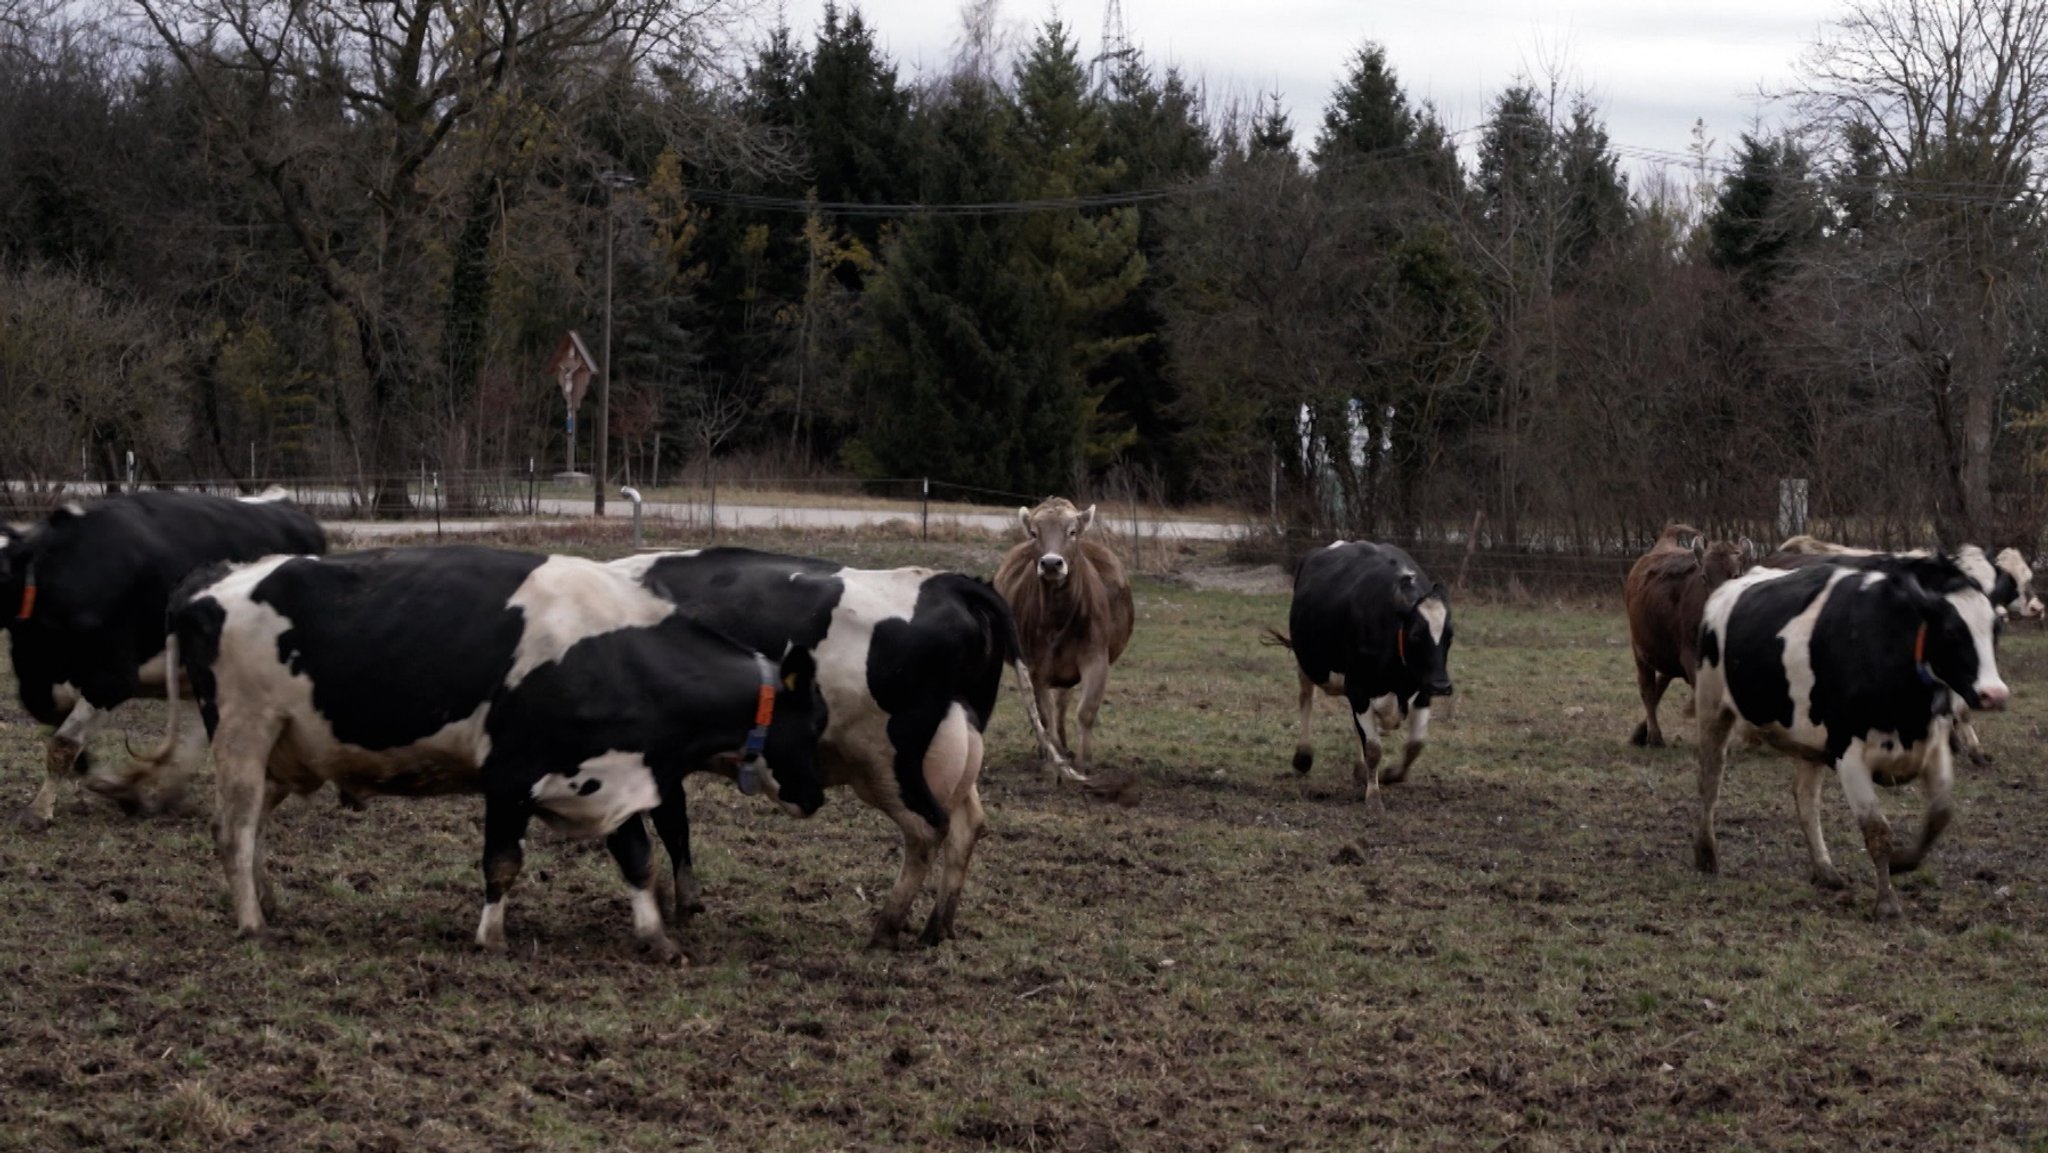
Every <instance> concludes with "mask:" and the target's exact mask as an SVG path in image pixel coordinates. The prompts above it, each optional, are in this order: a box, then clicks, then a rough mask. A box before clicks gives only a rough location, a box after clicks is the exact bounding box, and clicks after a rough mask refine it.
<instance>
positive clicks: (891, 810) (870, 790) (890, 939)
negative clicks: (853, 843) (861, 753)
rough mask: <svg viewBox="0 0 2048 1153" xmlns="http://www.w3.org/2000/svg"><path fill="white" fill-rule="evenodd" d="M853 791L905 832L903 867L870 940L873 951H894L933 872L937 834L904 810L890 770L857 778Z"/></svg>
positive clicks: (879, 915) (876, 917)
mask: <svg viewBox="0 0 2048 1153" xmlns="http://www.w3.org/2000/svg"><path fill="white" fill-rule="evenodd" d="M883 781H887V784H883V783H882V782H883ZM853 791H854V794H855V795H856V796H858V797H860V799H861V800H863V801H866V802H867V803H868V804H869V805H872V806H873V807H875V808H877V809H880V810H881V811H882V812H883V813H885V814H887V816H888V817H889V819H890V820H892V821H894V822H896V827H897V828H898V829H901V830H902V831H903V865H902V867H901V868H899V869H898V870H897V871H896V883H895V884H893V885H891V886H890V887H889V895H888V896H887V897H884V898H883V899H882V907H881V909H880V910H879V911H878V912H876V914H875V930H874V932H873V933H872V934H871V935H869V937H868V948H870V949H893V948H895V947H896V944H897V939H898V938H899V937H900V936H902V934H903V926H904V925H905V924H907V923H908V922H909V920H910V904H911V902H912V901H915V900H916V899H917V893H918V890H920V889H922V888H924V879H925V876H926V874H928V873H930V872H931V867H932V848H933V844H934V842H936V841H937V840H938V839H939V837H938V833H937V830H935V829H933V828H932V826H931V824H930V823H928V822H927V821H926V820H925V819H924V818H923V817H920V816H918V815H917V814H916V813H913V812H911V811H910V810H909V809H908V808H905V807H904V805H903V800H902V798H901V797H900V796H898V795H897V792H896V789H895V777H894V776H893V774H891V773H890V772H889V770H886V769H876V768H870V769H867V770H865V771H863V772H862V773H860V774H859V775H857V776H855V778H854V780H853Z"/></svg>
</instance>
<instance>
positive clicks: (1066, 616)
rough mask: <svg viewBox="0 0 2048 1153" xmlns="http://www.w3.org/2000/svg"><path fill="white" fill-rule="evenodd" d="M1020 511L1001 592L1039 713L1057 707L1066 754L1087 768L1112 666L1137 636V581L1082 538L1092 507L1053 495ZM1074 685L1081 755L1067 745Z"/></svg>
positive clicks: (999, 580)
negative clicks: (1018, 537)
mask: <svg viewBox="0 0 2048 1153" xmlns="http://www.w3.org/2000/svg"><path fill="white" fill-rule="evenodd" d="M1017 516H1018V518H1019V519H1020V520H1022V521H1023V522H1024V534H1025V537H1026V539H1025V540H1024V542H1023V543H1022V544H1019V545H1017V546H1016V547H1015V548H1013V549H1011V550H1010V551H1009V553H1008V554H1006V555H1005V556H1004V557H1003V563H1002V565H1001V566H1000V567H999V568H997V569H996V590H997V591H998V592H1001V593H1002V594H1003V599H1005V600H1007V601H1009V602H1010V609H1011V611H1012V612H1013V613H1015V614H1016V617H1017V638H1018V640H1019V641H1020V642H1021V643H1022V645H1023V649H1024V661H1025V663H1026V664H1027V665H1028V666H1029V667H1030V669H1031V681H1032V686H1033V692H1034V693H1035V694H1036V695H1037V697H1038V710H1039V712H1040V714H1041V715H1043V716H1045V717H1046V718H1048V720H1050V718H1052V717H1053V715H1054V713H1055V711H1057V714H1058V717H1059V720H1058V733H1059V743H1060V748H1061V751H1062V752H1065V753H1067V754H1068V755H1069V756H1072V757H1073V759H1074V763H1075V768H1076V769H1078V770H1081V771H1083V772H1085V771H1086V770H1087V766H1088V763H1089V749H1090V746H1091V744H1092V743H1093V736H1094V731H1095V714H1096V711H1097V710H1099V709H1100V708H1101V707H1102V693H1103V690H1104V689H1105V688H1107V687H1108V685H1109V666H1110V665H1112V664H1114V663H1116V659H1117V658H1118V657H1120V656H1122V655H1123V652H1124V646H1125V645H1127V644H1129V643H1130V641H1131V627H1132V625H1133V623H1134V622H1135V620H1136V616H1137V614H1136V611H1135V610H1134V609H1133V608H1132V606H1131V584H1130V582H1129V581H1128V580H1126V579H1124V566H1123V564H1122V562H1120V561H1118V560H1117V559H1116V554H1115V553H1113V552H1111V551H1110V550H1109V549H1107V548H1105V547H1104V546H1102V545H1101V544H1099V543H1097V542H1095V541H1093V540H1088V539H1086V538H1084V537H1083V535H1082V534H1083V533H1085V532H1087V531H1088V526H1090V525H1092V524H1094V523H1095V506H1094V505H1089V506H1088V508H1087V509H1086V510H1085V511H1084V510H1082V509H1078V508H1075V507H1074V506H1073V504H1071V503H1070V502H1068V501H1067V500H1066V498H1064V497H1057V496H1051V497H1047V498H1045V500H1044V501H1043V502H1042V503H1040V504H1039V506H1038V507H1037V508H1020V509H1018V510H1017ZM1076 685H1079V686H1080V687H1081V709H1080V717H1081V743H1080V748H1079V750H1078V752H1074V751H1072V746H1070V745H1069V744H1068V743H1067V697H1068V694H1069V693H1070V692H1071V691H1072V690H1073V688H1074V686H1076ZM1055 690H1057V696H1054V695H1053V694H1054V691H1055ZM1054 701H1057V702H1058V708H1057V710H1055V709H1054V707H1053V702H1054Z"/></svg>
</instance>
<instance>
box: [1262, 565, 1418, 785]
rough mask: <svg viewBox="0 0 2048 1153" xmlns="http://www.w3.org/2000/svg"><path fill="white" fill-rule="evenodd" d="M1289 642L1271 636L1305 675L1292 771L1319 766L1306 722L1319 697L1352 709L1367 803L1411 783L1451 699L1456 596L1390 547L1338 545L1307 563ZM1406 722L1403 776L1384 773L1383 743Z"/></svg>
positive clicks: (1297, 587)
mask: <svg viewBox="0 0 2048 1153" xmlns="http://www.w3.org/2000/svg"><path fill="white" fill-rule="evenodd" d="M1287 628H1288V635H1282V634H1280V633H1272V634H1271V636H1272V638H1273V639H1274V640H1275V641H1277V642H1278V643H1280V644H1282V645H1285V646H1286V647H1288V648H1291V649H1293V650H1294V659H1295V663H1296V664H1297V665H1298V666H1299V672H1300V676H1301V735H1300V737H1299V738H1298V739H1297V740H1296V742H1295V745H1294V770H1295V771H1296V772H1298V773H1306V772H1308V770H1309V767H1310V766H1311V765H1312V764H1314V763H1315V743H1314V741H1313V740H1312V739H1311V729H1310V719H1311V717H1312V715H1313V713H1314V711H1315V703H1316V690H1317V689H1321V690H1322V691H1323V692H1325V693H1328V694H1329V695H1331V696H1343V697H1344V698H1345V699H1346V700H1348V701H1349V702H1350V704H1351V726H1352V728H1353V729H1355V730H1356V731H1357V733H1358V741H1359V745H1360V747H1361V749H1362V758H1361V759H1360V760H1359V761H1358V762H1356V763H1355V764H1354V766H1353V768H1352V776H1353V777H1354V778H1356V779H1357V780H1358V781H1359V782H1360V783H1361V784H1363V785H1364V786H1365V795H1366V797H1367V799H1368V800H1377V799H1378V797H1379V787H1380V781H1381V780H1385V781H1386V782H1387V783H1388V784H1394V783H1396V782H1398V781H1401V780H1403V779H1404V778H1406V777H1407V775H1408V769H1409V768H1410V767H1411V766H1412V765H1414V764H1415V758H1416V757H1417V756H1419V755H1420V754H1421V753H1422V745H1423V737H1424V735H1425V734H1426V733H1427V732H1428V731H1429V706H1430V702H1431V701H1432V700H1433V699H1434V698H1436V697H1447V696H1450V695H1451V676H1450V672H1449V670H1448V667H1447V666H1448V661H1449V658H1450V653H1451V632H1452V630H1451V602H1450V595H1449V594H1448V593H1447V592H1446V591H1445V590H1444V586H1443V585H1442V584H1441V583H1439V582H1432V581H1431V580H1430V579H1429V577H1428V576H1426V575H1424V573H1423V571H1422V566H1420V565H1418V564H1416V563H1415V558H1413V557H1411V556H1409V555H1408V554H1407V553H1405V552H1403V551H1401V550H1400V549H1398V548H1395V547H1394V546H1392V545H1382V544H1373V543H1371V542H1368V541H1350V542H1346V541H1341V540H1340V541H1337V542H1335V543H1333V544H1331V545H1330V546H1329V547H1328V548H1323V549H1318V550H1316V551H1315V552H1312V553H1310V554H1308V556H1307V557H1305V558H1303V559H1302V562H1301V567H1300V568H1299V569H1297V570H1296V571H1295V574H1294V603H1293V605H1292V606H1291V607H1290V608H1289V610H1288V613H1287ZM1403 717H1406V718H1407V721H1408V743H1407V745H1406V746H1405V747H1404V748H1403V749H1402V751H1401V765H1400V767H1399V768H1398V769H1395V770H1393V771H1391V772H1388V773H1385V774H1382V773H1381V772H1380V757H1381V748H1380V734H1381V733H1382V732H1392V731H1393V730H1394V729H1396V728H1398V727H1399V726H1400V723H1401V719H1402V718H1403Z"/></svg>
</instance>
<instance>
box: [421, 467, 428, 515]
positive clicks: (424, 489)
mask: <svg viewBox="0 0 2048 1153" xmlns="http://www.w3.org/2000/svg"><path fill="white" fill-rule="evenodd" d="M426 503H427V458H426V457H421V458H420V504H422V505H425V504H426Z"/></svg>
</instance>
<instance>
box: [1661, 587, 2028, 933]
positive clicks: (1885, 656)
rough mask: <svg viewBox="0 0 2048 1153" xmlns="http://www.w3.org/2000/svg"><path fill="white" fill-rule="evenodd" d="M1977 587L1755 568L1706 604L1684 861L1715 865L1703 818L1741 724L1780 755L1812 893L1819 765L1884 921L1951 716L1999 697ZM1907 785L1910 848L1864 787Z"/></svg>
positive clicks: (1990, 622) (1949, 772)
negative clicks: (1860, 847)
mask: <svg viewBox="0 0 2048 1153" xmlns="http://www.w3.org/2000/svg"><path fill="white" fill-rule="evenodd" d="M1995 620H1996V617H1995V614H1994V613H1993V610H1992V607H1991V601H1990V599H1989V598H1988V597H1986V596H1985V595H1984V591H1983V589H1982V588H1980V587H1979V586H1978V584H1977V583H1976V582H1975V581H1973V580H1971V579H1970V578H1969V577H1968V576H1966V575H1965V574H1964V573H1963V571H1962V569H1960V568H1958V567H1957V566H1956V564H1955V563H1954V562H1953V561H1951V560H1949V559H1947V558H1943V557H1872V558H1866V559H1865V560H1864V561H1863V562H1862V563H1861V564H1859V565H1857V566H1853V567H1852V566H1848V565H1816V566H1810V567H1806V568H1799V569H1791V570H1784V569H1769V568H1760V569H1758V570H1756V571H1755V572H1752V573H1750V574H1749V575H1747V576H1744V577H1740V578H1738V579H1736V580H1733V581H1730V582H1728V583H1727V584H1725V585H1722V586H1721V587H1720V588H1719V589H1718V590H1716V591H1715V592H1714V594H1713V595H1712V596H1711V597H1709V598H1708V599H1707V607H1706V612H1705V616H1704V620H1703V622H1702V624H1701V626H1700V663H1699V674H1698V723H1699V787H1700V823H1699V831H1698V833H1697V835H1696V837H1695V840H1694V844H1693V854H1694V862H1695V864H1697V865H1698V867H1699V868H1700V869H1701V870H1702V871H1704V872H1709V873H1712V872H1717V871H1719V869H1720V850H1719V847H1718V845H1717V843H1716V841H1715V837H1714V812H1715V806H1716V803H1717V801H1718V799H1719V797H1720V790H1721V772H1722V766H1723V764H1724V763H1725V760H1726V753H1727V745H1728V743H1729V739H1730V737H1731V736H1732V735H1734V734H1735V733H1736V732H1737V731H1738V729H1741V730H1746V731H1747V732H1748V733H1751V734H1753V735H1755V736H1757V737H1759V738H1761V739H1762V740H1763V741H1764V742H1765V743H1767V744H1769V745H1771V746H1772V747H1774V748H1776V749H1778V750H1780V751H1781V752H1785V753H1789V754H1791V755H1792V756H1793V757H1794V758H1795V760H1796V769H1795V773H1796V776H1795V779H1794V783H1793V789H1792V795H1793V799H1794V804H1795V807H1796V809H1797V811H1798V814H1799V822H1800V825H1801V827H1802V828H1803V829H1804V830H1805V834H1806V845H1807V853H1808V856H1809V859H1810V860H1811V863H1812V870H1813V880H1814V883H1815V884H1818V885H1822V886H1824V887H1827V888H1831V889H1839V888H1842V887H1843V880H1842V875H1841V873H1839V872H1838V871H1836V869H1835V866H1834V862H1833V861H1832V860H1831V859H1830V858H1829V856H1828V849H1827V843H1826V842H1825V841H1824V840H1823V839H1822V837H1821V829H1820V811H1819V807H1820V789H1821V778H1822V774H1823V773H1824V772H1825V771H1826V770H1827V769H1828V768H1829V767H1833V769H1834V770H1835V773H1836V776H1837V777H1838V778H1839V779H1840V780H1841V782H1842V792H1843V793H1844V794H1845V795H1846V796H1847V797H1848V800H1849V808H1850V810H1851V811H1853V812H1854V813H1855V815H1856V820H1857V823H1858V825H1859V826H1861V828H1862V831H1863V843H1864V847H1865V848H1866V849H1867V850H1868V851H1869V853H1870V859H1871V862H1872V864H1874V865H1875V866H1876V870H1877V909H1876V911H1877V915H1878V916H1879V917H1885V918H1890V917H1897V916H1898V915H1899V899H1898V896H1897V894H1896V893H1894V892H1893V890H1892V883H1891V874H1893V873H1900V872H1907V871H1910V870H1912V869H1915V868H1918V867H1919V865H1920V863H1921V861H1923V860H1924V859H1925V858H1926V856H1927V853H1928V851H1929V850H1930V849H1932V848H1933V847H1934V843H1935V840H1936V839H1937V838H1938V837H1940V835H1941V832H1942V830H1943V829H1944V828H1946V827H1947V825H1948V822H1949V817H1950V803H1949V790H1950V787H1951V785H1952V784H1953V781H1954V763H1955V762H1954V757H1953V754H1952V753H1951V752H1950V750H1949V741H1948V736H1949V726H1950V724H1951V723H1952V718H1953V716H1954V714H1955V710H1956V709H1957V708H1958V707H1959V706H1962V707H1968V708H1971V709H2001V708H2004V707H2005V704H2006V701H2007V699H2008V697H2009V696H2010V694H2009V692H2008V691H2007V689H2006V686H2005V682H2004V681H2002V680H2000V679H1999V675H1998V664H1997V659H1996V656H1995V654H1994V652H1993V647H1992V632H1993V626H1994V622H1995ZM1915 779H1917V780H1918V781H1919V782H1920V789H1921V793H1922V796H1923V797H1924V799H1925V803H1926V809H1925V812H1924V813H1923V815H1922V817H1921V821H1920V832H1919V836H1918V837H1917V839H1916V840H1915V841H1914V843H1913V845H1912V846H1911V847H1910V848H1908V847H1903V846H1900V845H1896V844H1894V843H1893V840H1892V831H1891V825H1890V823H1889V822H1887V821H1886V820H1885V816H1884V811H1883V809H1882V808H1880V806H1879V804H1878V799H1877V792H1876V789H1875V784H1876V783H1880V782H1903V781H1907V780H1915Z"/></svg>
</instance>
